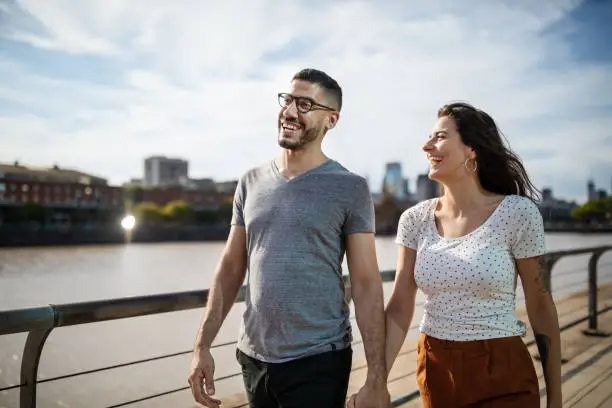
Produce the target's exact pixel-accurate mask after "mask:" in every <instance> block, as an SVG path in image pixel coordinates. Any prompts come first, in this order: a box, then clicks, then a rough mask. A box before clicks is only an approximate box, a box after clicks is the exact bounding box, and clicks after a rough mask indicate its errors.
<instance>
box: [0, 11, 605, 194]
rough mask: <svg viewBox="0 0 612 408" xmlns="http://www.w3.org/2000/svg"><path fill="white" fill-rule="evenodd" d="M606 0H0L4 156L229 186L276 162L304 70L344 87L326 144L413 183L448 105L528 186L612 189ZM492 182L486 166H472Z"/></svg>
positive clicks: (334, 152) (368, 168) (561, 190)
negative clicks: (287, 103) (282, 112)
mask: <svg viewBox="0 0 612 408" xmlns="http://www.w3.org/2000/svg"><path fill="white" fill-rule="evenodd" d="M609 21H612V2H609V1H604V0H592V1H579V0H540V1H537V2H535V1H532V0H512V1H510V0H507V1H498V0H472V1H469V2H465V1H462V2H456V1H452V0H432V1H428V2H406V1H400V0H386V1H385V2H379V1H349V0H337V1H322V0H310V1H301V0H296V1H286V0H285V1H266V0H249V2H244V1H240V0H224V1H223V2H220V1H212V0H174V1H167V0H86V1H84V0H0V77H1V78H3V80H2V81H0V146H1V147H0V161H1V162H9V163H12V162H14V161H15V160H18V161H19V162H20V163H22V164H26V165H28V164H29V165H36V166H52V165H54V164H57V165H59V166H60V167H67V168H68V167H69V168H75V169H79V170H82V171H86V172H90V173H93V174H96V175H100V176H103V177H106V178H108V180H109V182H111V183H113V184H121V183H123V182H125V181H127V180H129V179H130V178H139V177H142V176H143V167H144V166H143V160H144V158H145V157H147V156H150V155H166V156H170V157H180V158H184V159H187V160H189V166H190V176H191V177H194V178H200V177H212V178H214V179H216V180H219V181H223V180H231V179H236V178H238V177H239V176H240V175H241V174H242V173H244V172H245V171H247V170H248V169H249V168H252V167H254V166H258V165H260V164H263V163H265V162H266V161H269V160H270V159H271V158H273V157H274V156H276V155H278V154H279V153H280V148H279V147H278V145H277V142H276V125H277V114H278V110H279V109H280V107H279V105H278V103H277V98H276V94H277V93H278V92H282V91H285V90H286V89H287V88H288V86H289V83H290V80H291V77H292V75H293V74H294V73H295V72H297V71H299V70H300V69H302V68H307V67H310V68H318V69H321V70H324V71H325V72H327V73H328V74H329V75H331V76H332V77H333V78H335V79H336V80H337V81H338V82H339V83H340V86H341V87H342V88H343V92H344V104H343V108H342V112H341V116H340V121H339V122H338V126H336V128H334V129H333V130H332V131H330V132H329V133H328V135H327V136H326V137H325V141H324V145H323V148H324V151H325V152H326V154H327V155H329V156H330V157H332V158H334V159H336V160H338V161H340V162H341V163H342V164H344V165H345V166H346V167H347V168H348V169H349V170H351V171H354V172H355V173H358V174H360V175H362V176H365V177H367V178H368V180H369V182H370V185H371V188H372V190H373V191H378V190H380V185H381V182H382V179H383V174H384V170H385V168H384V166H385V163H386V162H391V161H399V162H401V164H402V166H403V172H404V175H405V177H407V178H408V179H409V185H410V189H411V190H414V187H415V181H416V176H417V175H418V174H421V173H425V172H426V171H427V169H428V163H427V161H426V159H425V156H424V153H423V151H422V150H421V147H422V145H423V143H424V142H425V140H426V138H427V135H428V133H429V132H430V130H431V128H432V127H433V124H434V123H435V121H436V112H437V110H438V108H440V107H441V106H442V105H444V104H445V103H448V102H450V101H458V100H460V101H467V102H469V103H472V104H474V105H475V106H477V107H478V108H481V109H483V110H485V111H487V112H488V113H489V114H490V115H491V116H492V117H493V118H494V119H495V120H496V121H497V123H498V125H499V127H500V129H501V130H502V132H503V134H504V136H505V138H506V139H507V141H508V143H509V146H510V147H511V148H512V149H513V150H514V151H515V152H516V153H517V154H518V155H519V156H520V157H521V158H522V160H523V162H524V165H525V167H526V168H527V171H528V172H529V174H530V175H531V177H532V179H533V181H534V182H535V184H536V185H537V186H538V187H540V188H543V187H550V188H552V189H553V192H554V195H555V196H557V197H561V198H566V199H571V200H578V201H584V200H585V197H586V182H587V179H589V178H590V179H593V180H594V181H595V183H596V185H597V187H598V188H603V189H605V190H607V191H608V192H610V189H611V187H612V85H611V83H612V47H609V45H608V44H610V42H611V41H612V25H610V24H609V23H608V22H609ZM480 170H481V171H486V169H480Z"/></svg>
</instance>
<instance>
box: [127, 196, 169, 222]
mask: <svg viewBox="0 0 612 408" xmlns="http://www.w3.org/2000/svg"><path fill="white" fill-rule="evenodd" d="M134 216H135V217H136V219H137V220H138V222H139V223H142V224H155V223H158V222H160V221H162V220H163V218H164V216H163V214H162V210H161V209H160V208H159V206H158V205H157V204H155V203H151V202H146V201H144V202H142V203H138V204H136V205H135V206H134Z"/></svg>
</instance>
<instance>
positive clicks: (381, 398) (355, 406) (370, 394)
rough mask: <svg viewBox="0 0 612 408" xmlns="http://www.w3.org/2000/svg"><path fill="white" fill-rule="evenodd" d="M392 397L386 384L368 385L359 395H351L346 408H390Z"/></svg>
mask: <svg viewBox="0 0 612 408" xmlns="http://www.w3.org/2000/svg"><path fill="white" fill-rule="evenodd" d="M390 407H391V396H390V395H389V391H388V390H387V384H386V383H384V382H383V383H376V384H368V383H366V384H365V385H364V386H363V387H361V389H360V390H359V392H358V393H357V394H353V395H351V397H350V398H349V399H348V401H347V402H346V408H390Z"/></svg>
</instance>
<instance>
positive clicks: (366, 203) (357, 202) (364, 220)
mask: <svg viewBox="0 0 612 408" xmlns="http://www.w3.org/2000/svg"><path fill="white" fill-rule="evenodd" d="M352 192H353V194H351V197H350V202H349V209H348V212H347V216H346V220H345V222H344V227H343V231H342V232H343V233H344V234H345V235H349V234H356V233H360V232H375V231H376V227H375V224H374V200H373V199H372V193H370V188H369V187H368V183H367V182H366V181H365V179H361V178H360V179H359V181H358V182H357V183H356V185H355V188H354V189H353V190H352Z"/></svg>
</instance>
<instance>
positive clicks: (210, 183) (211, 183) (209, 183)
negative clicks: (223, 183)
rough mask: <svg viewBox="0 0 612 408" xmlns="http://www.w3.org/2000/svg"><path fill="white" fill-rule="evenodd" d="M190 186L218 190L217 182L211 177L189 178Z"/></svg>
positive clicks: (197, 188)
mask: <svg viewBox="0 0 612 408" xmlns="http://www.w3.org/2000/svg"><path fill="white" fill-rule="evenodd" d="M189 187H191V188H194V189H196V190H199V191H207V192H216V191H217V184H216V183H215V180H213V179H211V178H200V179H189Z"/></svg>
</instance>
